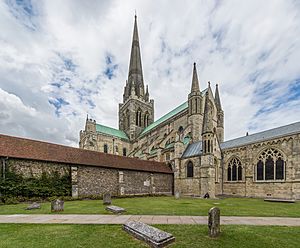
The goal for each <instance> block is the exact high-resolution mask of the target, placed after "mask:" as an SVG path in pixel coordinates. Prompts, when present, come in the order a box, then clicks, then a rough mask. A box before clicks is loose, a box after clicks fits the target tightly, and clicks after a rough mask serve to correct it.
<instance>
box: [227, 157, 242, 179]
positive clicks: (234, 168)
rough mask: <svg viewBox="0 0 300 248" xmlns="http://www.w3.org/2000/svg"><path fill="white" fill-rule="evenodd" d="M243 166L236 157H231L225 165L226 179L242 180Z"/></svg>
mask: <svg viewBox="0 0 300 248" xmlns="http://www.w3.org/2000/svg"><path fill="white" fill-rule="evenodd" d="M242 180H243V167H242V163H241V161H240V160H239V159H238V158H236V157H235V158H232V159H231V160H230V161H229V163H228V167H227V181H242Z"/></svg>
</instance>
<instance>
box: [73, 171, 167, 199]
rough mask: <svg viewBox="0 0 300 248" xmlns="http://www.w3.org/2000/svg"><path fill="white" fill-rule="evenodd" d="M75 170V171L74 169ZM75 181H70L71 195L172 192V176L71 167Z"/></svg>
mask: <svg viewBox="0 0 300 248" xmlns="http://www.w3.org/2000/svg"><path fill="white" fill-rule="evenodd" d="M75 168H77V169H75ZM72 173H76V175H77V179H75V178H74V179H72V180H73V182H75V183H74V184H73V188H74V189H76V188H78V192H77V193H76V192H75V190H74V192H73V195H74V196H76V195H79V196H84V195H99V194H100V195H102V194H103V193H105V192H110V193H111V194H112V195H114V196H121V195H122V196H123V195H148V194H154V195H155V194H166V195H171V194H172V191H173V175H172V174H164V173H150V172H144V171H133V170H132V171H131V170H118V169H108V168H102V167H101V168H100V167H88V166H78V167H74V166H73V167H72Z"/></svg>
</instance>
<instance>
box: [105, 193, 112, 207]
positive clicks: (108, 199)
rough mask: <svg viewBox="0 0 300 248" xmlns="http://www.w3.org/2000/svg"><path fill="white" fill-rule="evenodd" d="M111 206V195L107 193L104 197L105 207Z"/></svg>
mask: <svg viewBox="0 0 300 248" xmlns="http://www.w3.org/2000/svg"><path fill="white" fill-rule="evenodd" d="M110 204H111V194H110V193H105V194H104V195H103V205H110Z"/></svg>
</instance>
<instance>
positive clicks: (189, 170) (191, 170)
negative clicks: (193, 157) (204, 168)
mask: <svg viewBox="0 0 300 248" xmlns="http://www.w3.org/2000/svg"><path fill="white" fill-rule="evenodd" d="M186 177H194V165H193V163H192V162H191V161H189V162H188V164H187V166H186Z"/></svg>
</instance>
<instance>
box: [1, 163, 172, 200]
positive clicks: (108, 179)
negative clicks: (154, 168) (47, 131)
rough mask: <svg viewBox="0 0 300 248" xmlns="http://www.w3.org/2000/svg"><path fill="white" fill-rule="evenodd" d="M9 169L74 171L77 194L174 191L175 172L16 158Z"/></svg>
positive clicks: (24, 172) (34, 172)
mask: <svg viewBox="0 0 300 248" xmlns="http://www.w3.org/2000/svg"><path fill="white" fill-rule="evenodd" d="M7 169H9V170H13V171H15V172H16V173H17V174H21V175H23V176H25V177H40V176H41V175H42V173H43V172H45V173H47V174H53V173H54V172H58V173H59V174H60V175H64V174H69V173H71V178H72V196H73V197H78V196H90V195H102V194H103V193H105V192H110V193H111V194H112V195H114V196H121V195H124V196H126V195H148V194H152V195H155V194H166V195H171V194H172V192H173V174H165V173H156V172H153V173H151V172H146V171H135V170H119V169H117V168H116V169H115V168H104V167H99V166H86V165H74V164H65V163H54V162H47V161H36V160H26V159H15V158H9V159H8V160H7V161H6V170H7Z"/></svg>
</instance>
